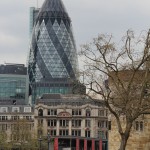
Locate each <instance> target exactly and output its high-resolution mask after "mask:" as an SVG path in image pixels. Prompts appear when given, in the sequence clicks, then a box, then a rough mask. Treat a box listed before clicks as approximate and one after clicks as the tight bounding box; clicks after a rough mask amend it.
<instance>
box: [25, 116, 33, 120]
mask: <svg viewBox="0 0 150 150" xmlns="http://www.w3.org/2000/svg"><path fill="white" fill-rule="evenodd" d="M23 119H26V120H31V119H32V116H23Z"/></svg>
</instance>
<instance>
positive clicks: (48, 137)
mask: <svg viewBox="0 0 150 150" xmlns="http://www.w3.org/2000/svg"><path fill="white" fill-rule="evenodd" d="M47 140H48V150H50V133H49V132H48V133H47Z"/></svg>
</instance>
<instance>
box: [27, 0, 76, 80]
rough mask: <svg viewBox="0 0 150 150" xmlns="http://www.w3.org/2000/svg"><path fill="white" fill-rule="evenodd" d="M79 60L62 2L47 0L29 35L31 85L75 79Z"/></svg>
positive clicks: (69, 22) (59, 0)
mask: <svg viewBox="0 0 150 150" xmlns="http://www.w3.org/2000/svg"><path fill="white" fill-rule="evenodd" d="M77 70H78V60H77V52H76V46H75V41H74V38H73V33H72V26H71V20H70V18H69V16H68V14H67V12H66V9H65V7H64V5H63V3H62V1H61V0H46V1H45V2H44V4H43V6H42V8H41V9H40V11H39V14H38V17H37V19H36V23H35V26H34V29H33V32H32V40H31V46H30V54H29V63H28V72H29V77H30V82H39V81H41V80H43V79H44V80H45V81H46V80H47V79H50V78H72V79H75V78H76V73H77Z"/></svg>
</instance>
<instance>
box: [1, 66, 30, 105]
mask: <svg viewBox="0 0 150 150" xmlns="http://www.w3.org/2000/svg"><path fill="white" fill-rule="evenodd" d="M28 91H29V77H28V75H27V68H26V67H24V65H20V64H18V65H17V64H9V65H1V66H0V100H10V99H12V100H13V99H14V100H19V101H21V103H22V104H27V103H28V95H29V94H28ZM19 103H20V102H19Z"/></svg>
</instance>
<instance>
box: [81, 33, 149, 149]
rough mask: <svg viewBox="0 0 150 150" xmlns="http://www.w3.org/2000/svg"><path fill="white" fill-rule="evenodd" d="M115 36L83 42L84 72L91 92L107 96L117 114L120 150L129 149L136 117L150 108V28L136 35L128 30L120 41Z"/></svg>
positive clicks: (107, 104) (109, 105)
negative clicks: (116, 41) (123, 120)
mask: <svg viewBox="0 0 150 150" xmlns="http://www.w3.org/2000/svg"><path fill="white" fill-rule="evenodd" d="M112 40H113V37H112V35H99V36H98V37H97V38H95V39H93V42H92V43H89V44H85V45H83V46H82V48H81V52H80V56H81V58H82V60H83V62H82V63H83V66H84V67H83V68H84V69H83V70H81V72H82V74H83V76H84V84H85V85H86V87H87V91H88V93H87V94H88V95H90V96H91V94H95V95H97V97H98V96H99V98H100V99H103V100H104V102H105V104H106V106H107V108H108V109H109V111H110V112H111V113H112V114H113V115H114V117H115V119H116V122H117V125H118V132H119V134H120V137H121V143H120V148H119V150H125V148H126V145H127V141H128V138H129V136H130V131H131V128H132V126H133V123H134V121H135V120H136V119H137V118H138V117H139V116H140V115H141V114H143V113H145V112H147V111H149V109H150V97H149V90H148V89H149V81H150V80H149V79H150V73H149V60H150V53H149V50H150V32H146V36H142V34H141V36H140V37H139V38H135V35H134V33H133V32H132V31H127V34H126V36H124V37H123V39H122V40H121V42H120V43H119V44H115V43H114V42H113V41H112ZM121 115H123V116H124V117H125V128H124V127H123V126H124V125H122V123H121V119H120V116H121Z"/></svg>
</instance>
